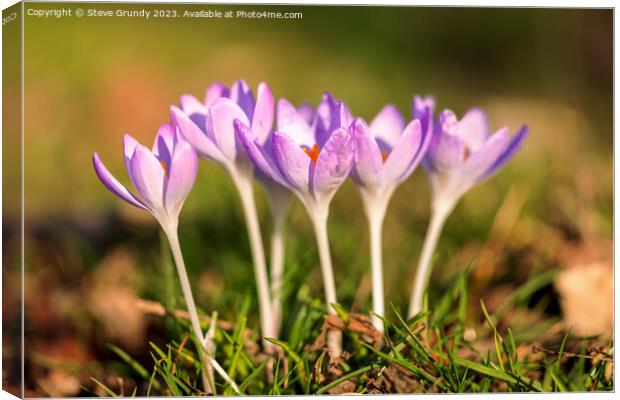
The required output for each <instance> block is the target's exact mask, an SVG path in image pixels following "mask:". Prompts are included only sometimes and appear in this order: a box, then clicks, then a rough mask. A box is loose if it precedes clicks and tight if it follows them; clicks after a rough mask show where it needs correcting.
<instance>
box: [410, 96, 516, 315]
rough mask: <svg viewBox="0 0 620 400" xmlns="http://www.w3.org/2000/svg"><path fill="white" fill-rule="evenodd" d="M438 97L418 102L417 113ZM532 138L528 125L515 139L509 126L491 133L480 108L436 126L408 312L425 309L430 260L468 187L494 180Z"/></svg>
mask: <svg viewBox="0 0 620 400" xmlns="http://www.w3.org/2000/svg"><path fill="white" fill-rule="evenodd" d="M433 102H434V101H433V100H432V99H430V98H426V99H421V98H417V99H416V100H414V107H413V115H414V117H415V116H416V115H420V112H421V107H422V106H423V105H425V104H426V105H428V104H429V103H433ZM526 136H527V127H526V126H523V127H521V129H520V130H519V131H518V132H517V134H516V135H514V136H513V137H512V138H511V137H510V134H509V130H508V128H506V127H504V128H501V129H499V130H498V131H496V132H495V133H493V134H490V129H489V124H488V120H487V116H486V114H485V113H484V111H482V110H481V109H479V108H473V109H471V110H469V111H468V112H467V113H465V115H463V117H462V118H461V119H460V120H459V119H458V118H457V117H456V115H455V114H454V113H453V112H452V111H450V110H444V111H443V112H442V113H441V114H440V115H439V119H438V122H437V124H436V125H435V134H434V135H433V139H432V140H431V143H430V146H429V149H428V152H427V154H426V157H425V158H424V160H423V165H424V168H425V170H426V172H427V175H428V177H429V179H430V181H431V187H432V200H431V212H432V214H431V219H430V222H429V228H428V230H427V233H426V238H425V239H424V244H423V247H422V253H421V255H420V259H419V261H418V268H417V272H416V280H415V284H414V288H413V291H412V295H411V302H410V306H409V316H414V315H415V314H417V313H419V312H420V311H421V309H422V296H423V293H424V290H425V288H426V286H427V282H428V279H429V278H430V267H431V266H430V262H431V258H432V255H433V253H434V252H435V248H436V246H437V241H438V239H439V235H440V233H441V230H442V228H443V225H444V223H445V221H446V219H447V218H448V216H449V215H450V213H451V212H452V210H453V209H454V207H455V206H456V204H457V202H458V200H459V199H460V198H461V196H463V194H465V193H466V192H467V191H468V190H469V189H471V188H472V187H474V186H475V185H476V184H478V183H479V182H482V181H483V180H485V179H487V178H489V177H490V176H492V175H493V174H495V173H496V172H497V171H498V170H499V169H500V168H501V167H503V166H504V165H505V164H506V163H507V162H508V161H509V160H510V159H511V158H512V157H513V156H514V155H515V153H516V152H517V150H519V148H520V147H521V145H522V144H523V140H524V139H525V137H526Z"/></svg>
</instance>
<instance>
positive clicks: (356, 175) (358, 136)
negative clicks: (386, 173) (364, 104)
mask: <svg viewBox="0 0 620 400" xmlns="http://www.w3.org/2000/svg"><path fill="white" fill-rule="evenodd" d="M351 136H352V138H353V142H354V143H355V155H354V162H353V168H352V170H351V177H352V178H353V180H354V181H355V182H356V183H357V184H358V185H361V186H364V187H366V188H369V189H374V188H378V187H379V186H380V185H381V184H382V177H383V157H382V155H381V150H380V149H379V145H378V144H377V142H376V141H375V139H374V138H373V137H372V135H371V134H370V131H369V130H368V126H367V125H366V122H364V120H362V119H361V118H358V119H356V120H355V121H354V122H353V124H352V125H351Z"/></svg>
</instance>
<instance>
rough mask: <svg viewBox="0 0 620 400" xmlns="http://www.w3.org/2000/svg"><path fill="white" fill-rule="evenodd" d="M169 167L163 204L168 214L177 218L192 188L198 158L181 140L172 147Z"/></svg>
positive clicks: (190, 147)
mask: <svg viewBox="0 0 620 400" xmlns="http://www.w3.org/2000/svg"><path fill="white" fill-rule="evenodd" d="M169 166H170V172H169V175H168V183H167V185H166V195H165V201H164V203H165V206H166V209H167V210H168V212H169V213H171V215H173V216H177V215H178V214H179V212H180V211H181V207H182V206H183V202H185V199H186V198H187V196H188V195H189V192H190V191H191V190H192V187H193V186H194V181H195V180H196V173H197V172H198V156H197V155H196V152H195V151H194V149H193V148H192V146H191V145H190V144H189V143H188V142H186V141H185V140H181V141H180V142H178V143H177V144H176V146H175V147H174V152H173V153H172V160H171V162H170V164H169Z"/></svg>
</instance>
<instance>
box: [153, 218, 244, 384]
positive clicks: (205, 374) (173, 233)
mask: <svg viewBox="0 0 620 400" xmlns="http://www.w3.org/2000/svg"><path fill="white" fill-rule="evenodd" d="M162 226H163V224H162ZM164 232H165V233H166V237H167V238H168V243H169V244H170V251H171V252H172V257H173V258H174V263H175V265H176V267H177V272H178V273H179V280H180V281H181V289H182V291H183V296H184V297H185V303H187V311H188V313H189V319H190V323H191V325H192V330H193V331H194V335H196V338H197V339H198V343H200V344H202V346H203V347H202V348H199V349H198V356H199V357H200V361H201V363H202V364H203V365H204V366H205V368H204V369H203V370H202V383H203V385H204V388H205V392H206V393H207V394H212V393H213V394H216V393H215V379H214V377H213V368H215V370H216V371H217V373H218V374H220V376H221V377H222V378H223V379H224V380H225V381H226V382H227V383H228V384H229V385H230V387H231V388H232V389H233V390H234V391H235V392H236V393H237V394H240V391H239V387H238V386H237V384H236V383H235V382H234V381H233V380H232V378H231V377H230V376H228V374H227V373H226V371H225V370H224V369H223V368H222V367H221V366H220V364H219V363H218V362H217V361H216V360H215V358H214V357H212V354H210V351H212V350H214V349H215V345H214V344H213V342H212V340H213V334H214V331H215V319H214V320H213V322H212V323H213V325H212V326H211V329H210V332H209V334H207V335H206V336H205V335H204V334H203V332H202V328H201V327H200V320H199V318H198V311H197V310H196V303H194V296H193V295H192V288H191V286H190V283H189V278H188V276H187V270H186V268H185V261H184V260H183V254H182V253H181V245H180V244H179V235H178V233H177V229H176V226H169V227H166V228H164Z"/></svg>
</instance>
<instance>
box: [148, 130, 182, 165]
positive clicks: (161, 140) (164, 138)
mask: <svg viewBox="0 0 620 400" xmlns="http://www.w3.org/2000/svg"><path fill="white" fill-rule="evenodd" d="M175 141H176V128H175V127H174V126H173V125H171V124H164V125H162V126H161V127H159V130H158V131H157V135H155V142H154V143H153V154H155V157H157V158H159V160H160V161H163V162H164V163H166V165H170V159H171V157H172V149H173V147H174V143H175Z"/></svg>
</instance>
